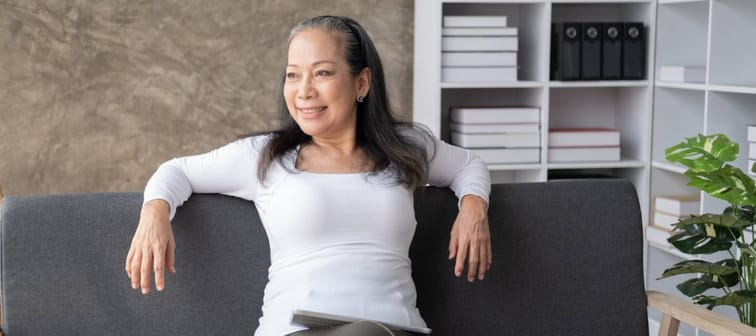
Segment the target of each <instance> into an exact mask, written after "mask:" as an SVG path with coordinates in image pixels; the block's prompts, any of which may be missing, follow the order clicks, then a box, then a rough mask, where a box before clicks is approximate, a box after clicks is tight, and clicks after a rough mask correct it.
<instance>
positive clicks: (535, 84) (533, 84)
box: [441, 81, 545, 89]
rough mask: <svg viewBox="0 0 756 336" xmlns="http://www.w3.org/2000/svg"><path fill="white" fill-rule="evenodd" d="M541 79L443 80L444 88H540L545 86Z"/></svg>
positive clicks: (442, 86)
mask: <svg viewBox="0 0 756 336" xmlns="http://www.w3.org/2000/svg"><path fill="white" fill-rule="evenodd" d="M544 84H545V83H544V82H539V81H517V82H510V83H455V82H441V88H442V89H507V88H539V87H543V86H544Z"/></svg>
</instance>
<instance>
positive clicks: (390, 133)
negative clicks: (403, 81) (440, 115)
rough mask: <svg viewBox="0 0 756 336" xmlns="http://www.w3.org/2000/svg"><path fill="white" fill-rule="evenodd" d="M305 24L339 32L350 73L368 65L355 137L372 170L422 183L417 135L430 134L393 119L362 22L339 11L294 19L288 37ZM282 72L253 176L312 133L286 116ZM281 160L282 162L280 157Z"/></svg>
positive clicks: (424, 173)
mask: <svg viewBox="0 0 756 336" xmlns="http://www.w3.org/2000/svg"><path fill="white" fill-rule="evenodd" d="M307 29H325V30H328V31H334V32H338V33H340V34H341V35H342V41H341V42H342V45H343V48H344V55H345V57H346V60H347V63H349V66H350V69H351V73H352V75H353V76H355V77H356V76H357V75H358V74H359V73H360V72H361V71H362V70H363V69H365V68H368V69H370V72H371V76H370V92H368V95H367V97H365V99H364V101H363V102H360V103H358V104H357V135H356V142H357V146H359V147H360V148H361V149H362V150H363V151H365V153H366V155H367V157H368V158H369V159H370V161H371V162H372V172H373V173H377V172H379V171H382V170H383V169H386V168H387V167H389V166H391V167H392V169H393V170H394V173H395V175H396V177H397V179H398V182H399V183H401V184H403V185H404V186H406V187H407V188H408V189H410V190H414V189H417V188H418V187H421V186H423V185H425V183H426V181H427V178H428V157H429V155H430V153H427V152H426V147H425V143H433V142H432V141H420V140H421V137H429V136H431V135H430V134H429V133H428V132H427V131H426V130H424V129H421V128H418V127H415V126H413V125H412V124H410V123H404V122H400V121H398V120H397V119H396V118H395V117H394V115H393V113H392V111H391V106H390V104H389V99H388V95H387V94H386V81H385V78H384V74H383V65H381V59H380V56H379V55H378V51H377V50H376V48H375V45H374V44H373V41H372V40H371V39H370V36H368V34H367V32H366V31H365V29H364V28H362V26H361V25H360V24H359V23H357V22H356V21H354V20H353V19H350V18H347V17H343V16H317V17H313V18H310V19H306V20H304V21H301V22H299V23H298V24H297V25H295V26H294V28H292V30H291V33H290V35H289V43H291V40H292V39H293V38H294V36H296V35H297V34H298V33H299V32H301V31H303V30H307ZM285 80H286V74H285V71H284V74H283V75H282V76H281V81H280V86H279V98H278V101H279V117H280V128H279V129H278V130H276V131H273V132H272V133H271V134H272V136H271V139H270V141H269V142H268V143H267V145H266V146H265V148H264V149H263V151H262V153H261V154H262V155H261V157H260V161H259V167H258V178H259V179H260V181H263V180H264V179H265V176H266V175H267V172H268V170H269V169H270V166H271V164H272V163H273V161H274V160H277V161H279V162H280V163H282V162H281V161H282V160H283V158H284V156H285V155H286V154H287V153H290V152H291V151H292V150H295V149H296V148H297V147H298V146H300V145H305V144H309V143H310V142H312V138H311V137H310V136H309V135H307V134H305V133H304V132H303V131H302V129H301V128H299V125H297V123H296V122H295V121H294V119H292V117H291V115H290V114H289V109H288V107H287V106H286V100H285V99H284V96H283V87H284V83H285ZM407 131H410V132H419V133H420V136H421V137H416V136H410V135H409V134H408V133H407ZM282 166H284V167H286V165H285V164H283V163H282Z"/></svg>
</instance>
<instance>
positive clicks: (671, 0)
mask: <svg viewBox="0 0 756 336" xmlns="http://www.w3.org/2000/svg"><path fill="white" fill-rule="evenodd" d="M708 1H709V0H659V4H660V5H667V4H678V3H690V2H708Z"/></svg>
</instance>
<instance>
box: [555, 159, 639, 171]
mask: <svg viewBox="0 0 756 336" xmlns="http://www.w3.org/2000/svg"><path fill="white" fill-rule="evenodd" d="M645 165H646V162H644V161H640V160H628V159H623V160H620V161H617V162H562V163H553V162H550V163H548V164H547V167H548V168H549V169H599V168H643V167H644V166H645Z"/></svg>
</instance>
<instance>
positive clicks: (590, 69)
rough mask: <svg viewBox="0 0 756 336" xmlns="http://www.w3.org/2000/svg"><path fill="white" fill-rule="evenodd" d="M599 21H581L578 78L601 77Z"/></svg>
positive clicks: (593, 78)
mask: <svg viewBox="0 0 756 336" xmlns="http://www.w3.org/2000/svg"><path fill="white" fill-rule="evenodd" d="M601 33H602V28H601V24H600V23H595V22H585V23H583V41H582V42H581V44H580V69H581V70H580V78H581V79H583V80H598V79H601V39H602V37H601V36H602V34H601Z"/></svg>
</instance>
